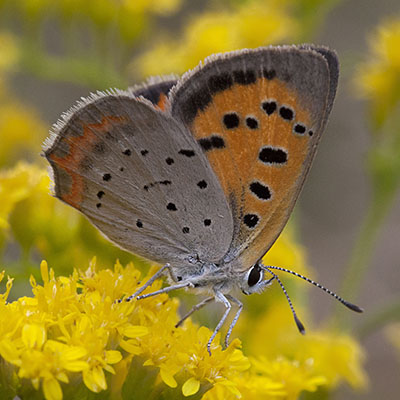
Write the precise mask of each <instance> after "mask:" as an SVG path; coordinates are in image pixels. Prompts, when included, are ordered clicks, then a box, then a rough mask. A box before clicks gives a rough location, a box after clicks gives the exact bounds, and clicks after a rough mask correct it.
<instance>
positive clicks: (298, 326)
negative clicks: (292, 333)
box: [294, 315, 306, 335]
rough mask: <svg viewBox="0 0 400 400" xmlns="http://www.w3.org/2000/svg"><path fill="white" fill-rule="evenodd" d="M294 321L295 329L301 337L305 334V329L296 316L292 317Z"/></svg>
mask: <svg viewBox="0 0 400 400" xmlns="http://www.w3.org/2000/svg"><path fill="white" fill-rule="evenodd" d="M294 320H295V321H296V325H297V329H298V330H299V332H300V333H301V334H302V335H305V334H306V329H305V328H304V325H303V324H302V323H301V321H300V320H299V319H298V318H297V316H296V315H295V316H294Z"/></svg>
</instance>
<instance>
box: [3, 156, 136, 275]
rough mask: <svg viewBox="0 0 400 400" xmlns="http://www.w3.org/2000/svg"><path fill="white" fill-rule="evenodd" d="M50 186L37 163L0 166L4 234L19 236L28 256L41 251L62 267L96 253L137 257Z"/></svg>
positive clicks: (107, 257) (108, 257)
mask: <svg viewBox="0 0 400 400" xmlns="http://www.w3.org/2000/svg"><path fill="white" fill-rule="evenodd" d="M49 186H50V178H49V176H48V173H47V171H46V170H45V169H42V168H40V167H38V166H35V165H29V164H26V163H19V164H17V166H16V167H15V168H13V169H10V170H4V171H0V196H1V198H2V200H1V207H0V237H1V236H6V237H7V240H9V241H10V242H11V241H17V243H18V244H19V245H20V246H21V250H22V253H23V254H22V255H21V257H22V258H23V257H24V256H27V257H30V256H31V253H32V252H36V253H37V252H39V254H40V255H41V257H44V258H46V259H48V260H49V262H54V263H57V266H58V268H59V271H63V270H64V271H67V270H70V268H71V265H72V266H76V265H81V264H82V263H87V262H88V260H90V259H91V258H92V257H93V255H94V254H98V255H99V256H101V257H102V259H103V261H107V260H108V261H109V262H113V260H115V259H116V258H119V259H121V260H123V261H124V262H127V261H128V260H131V259H132V255H128V254H127V253H126V252H124V251H122V250H120V249H118V248H117V247H115V246H113V245H112V244H110V243H109V242H107V241H106V240H105V239H104V238H103V237H102V236H101V235H100V234H99V232H98V231H97V230H96V229H95V228H94V227H92V226H91V224H90V223H89V222H88V221H87V220H86V219H85V218H84V217H83V216H82V215H81V214H80V213H79V212H77V211H76V210H73V209H72V208H71V207H68V206H66V205H65V204H63V203H61V202H60V201H59V200H57V199H55V198H54V197H52V196H50V191H49ZM0 245H1V241H0Z"/></svg>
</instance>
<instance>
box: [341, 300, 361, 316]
mask: <svg viewBox="0 0 400 400" xmlns="http://www.w3.org/2000/svg"><path fill="white" fill-rule="evenodd" d="M343 304H344V305H345V306H346V307H347V308H350V310H353V311H355V312H358V313H362V312H364V310H363V309H362V308H361V307H358V306H356V305H355V304H352V303H349V302H348V301H344V302H343Z"/></svg>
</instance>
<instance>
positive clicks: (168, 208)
mask: <svg viewBox="0 0 400 400" xmlns="http://www.w3.org/2000/svg"><path fill="white" fill-rule="evenodd" d="M167 210H169V211H177V210H178V209H177V208H176V205H175V204H174V203H168V204H167Z"/></svg>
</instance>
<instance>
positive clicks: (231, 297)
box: [225, 295, 243, 347]
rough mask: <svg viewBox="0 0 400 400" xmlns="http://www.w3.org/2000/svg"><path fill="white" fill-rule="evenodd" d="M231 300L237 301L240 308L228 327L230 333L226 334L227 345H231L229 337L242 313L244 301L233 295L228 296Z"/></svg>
mask: <svg viewBox="0 0 400 400" xmlns="http://www.w3.org/2000/svg"><path fill="white" fill-rule="evenodd" d="M226 297H227V298H228V299H229V300H230V301H232V302H234V303H236V304H237V305H238V310H237V311H236V314H235V317H234V318H233V320H232V322H231V324H230V325H229V329H228V333H227V334H226V336H225V347H228V345H229V338H230V337H231V333H232V330H233V328H234V326H235V325H236V322H237V321H238V319H239V317H240V313H241V312H242V310H243V303H242V302H241V301H239V300H238V299H237V298H235V297H233V296H229V295H227V296H226Z"/></svg>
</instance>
